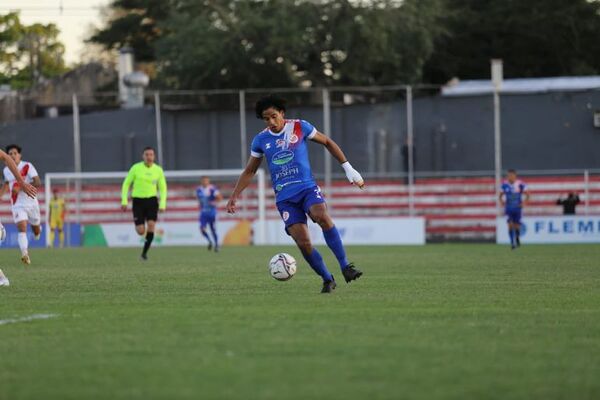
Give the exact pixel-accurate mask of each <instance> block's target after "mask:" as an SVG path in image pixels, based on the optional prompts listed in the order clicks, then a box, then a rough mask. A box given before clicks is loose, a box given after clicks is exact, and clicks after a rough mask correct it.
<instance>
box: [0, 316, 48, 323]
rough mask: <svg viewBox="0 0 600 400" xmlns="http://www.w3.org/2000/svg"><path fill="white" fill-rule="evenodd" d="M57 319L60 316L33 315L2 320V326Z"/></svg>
mask: <svg viewBox="0 0 600 400" xmlns="http://www.w3.org/2000/svg"><path fill="white" fill-rule="evenodd" d="M56 317H58V314H33V315H28V316H26V317H20V318H8V319H0V325H8V324H17V323H19V322H30V321H34V320H36V319H50V318H56Z"/></svg>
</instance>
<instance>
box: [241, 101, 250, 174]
mask: <svg viewBox="0 0 600 400" xmlns="http://www.w3.org/2000/svg"><path fill="white" fill-rule="evenodd" d="M239 101H240V160H241V163H242V164H241V165H240V168H245V167H246V162H247V160H246V153H247V152H248V149H247V148H246V147H247V146H248V144H247V142H246V92H245V91H244V90H240V93H239Z"/></svg>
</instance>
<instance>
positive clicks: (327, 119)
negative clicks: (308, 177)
mask: <svg viewBox="0 0 600 400" xmlns="http://www.w3.org/2000/svg"><path fill="white" fill-rule="evenodd" d="M323 130H324V131H325V134H326V135H328V136H329V137H331V136H332V132H331V98H330V96H329V89H327V88H324V89H323ZM324 151H325V153H324V157H323V162H324V163H325V165H324V169H323V173H324V175H325V195H326V196H329V198H330V199H331V198H332V193H331V153H329V150H327V148H326V147H325V148H324ZM328 207H329V208H330V209H331V203H330V204H328Z"/></svg>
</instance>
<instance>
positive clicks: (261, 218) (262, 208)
mask: <svg viewBox="0 0 600 400" xmlns="http://www.w3.org/2000/svg"><path fill="white" fill-rule="evenodd" d="M257 174H258V225H257V231H258V232H257V235H256V236H257V237H256V241H255V244H261V245H262V244H265V243H266V241H267V235H266V234H267V224H266V218H267V214H266V207H267V205H266V201H265V200H266V199H265V197H266V192H265V171H264V170H263V169H262V168H259V169H258V171H257Z"/></svg>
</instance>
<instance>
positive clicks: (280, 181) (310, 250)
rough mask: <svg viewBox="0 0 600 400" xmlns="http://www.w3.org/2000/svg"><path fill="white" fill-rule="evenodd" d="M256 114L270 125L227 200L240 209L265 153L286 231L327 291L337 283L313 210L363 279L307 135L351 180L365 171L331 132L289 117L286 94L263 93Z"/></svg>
mask: <svg viewBox="0 0 600 400" xmlns="http://www.w3.org/2000/svg"><path fill="white" fill-rule="evenodd" d="M256 117H257V118H259V119H262V120H263V121H264V122H265V124H266V125H267V128H266V129H265V130H263V131H262V132H260V133H259V134H258V135H256V137H255V138H254V140H253V141H252V146H251V152H250V159H249V160H248V164H247V165H246V168H245V170H244V171H243V172H242V174H241V175H240V178H239V180H238V182H237V184H236V186H235V189H234V190H233V193H232V194H231V198H230V199H229V201H228V203H227V211H228V212H229V213H235V211H236V201H237V199H238V197H239V195H240V193H241V192H242V191H243V190H244V189H245V188H246V187H247V186H248V184H250V182H251V181H252V177H253V176H254V174H255V173H256V171H257V169H258V167H259V166H260V163H261V161H262V159H263V158H265V159H266V160H267V163H268V164H269V171H270V173H271V181H272V184H273V189H274V190H275V201H276V204H277V209H278V210H279V214H280V215H281V218H282V219H283V222H284V223H285V229H286V232H287V233H288V235H290V236H291V237H292V238H293V239H294V241H295V242H296V245H297V246H298V248H299V249H300V251H301V252H302V255H303V256H304V259H305V260H306V262H308V264H309V265H310V266H311V268H312V269H313V270H314V271H315V272H316V273H317V274H318V275H320V276H321V278H322V279H323V288H322V290H321V293H331V292H332V291H333V290H334V289H335V287H336V283H335V279H334V278H333V275H331V273H330V272H329V271H328V270H327V266H326V265H325V263H324V262H323V258H322V257H321V254H319V252H318V251H317V249H316V248H314V247H313V246H312V243H311V241H310V236H309V233H308V226H307V225H306V222H307V217H306V216H307V214H308V216H309V217H310V218H311V219H312V220H313V221H314V222H316V223H317V224H319V226H320V227H321V229H323V236H324V237H325V242H326V243H327V246H329V248H330V249H331V251H333V253H334V254H335V257H336V258H337V260H338V262H339V264H340V268H341V270H342V275H343V276H344V279H345V280H346V282H348V283H349V282H350V281H353V280H355V279H358V278H359V277H360V276H361V275H362V272H361V271H360V270H358V269H357V268H356V267H355V266H354V264H352V263H350V262H348V259H347V258H346V251H345V250H344V246H343V244H342V239H341V237H340V234H339V232H338V230H337V229H336V227H335V225H334V223H333V220H332V219H331V217H330V216H329V213H328V212H327V206H326V204H325V199H324V198H323V195H322V194H321V190H320V189H319V187H318V186H317V184H316V182H315V180H314V178H313V176H312V172H311V169H310V162H309V159H308V146H307V141H308V140H311V141H313V142H316V143H319V144H321V145H323V146H325V147H326V148H327V150H328V151H329V152H330V153H331V155H332V156H333V157H334V158H335V159H336V160H337V161H338V162H339V163H340V164H341V166H342V168H343V169H344V171H345V172H346V177H347V178H348V180H349V181H350V183H352V184H355V185H356V186H358V187H359V188H361V189H362V188H363V187H364V184H365V183H364V181H363V179H362V177H361V176H360V174H359V173H358V172H357V171H356V170H355V169H354V168H352V166H351V165H350V163H349V162H348V160H347V159H346V156H345V155H344V153H343V152H342V150H341V149H340V148H339V146H338V145H337V144H336V143H335V142H334V141H333V140H332V139H331V138H329V137H327V136H325V135H324V134H322V133H320V132H319V131H317V130H316V129H315V127H314V126H312V125H311V124H310V123H308V122H306V121H303V120H294V119H285V101H284V100H283V99H281V98H278V97H276V96H273V95H271V96H267V97H263V98H261V99H260V100H259V101H258V102H257V103H256Z"/></svg>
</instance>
